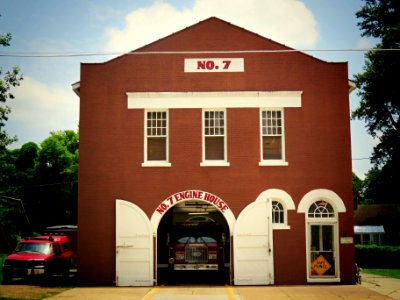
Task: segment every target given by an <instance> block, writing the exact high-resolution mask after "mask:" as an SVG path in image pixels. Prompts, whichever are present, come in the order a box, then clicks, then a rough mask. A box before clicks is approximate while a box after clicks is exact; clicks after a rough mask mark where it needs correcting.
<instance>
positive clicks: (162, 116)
mask: <svg viewBox="0 0 400 300" xmlns="http://www.w3.org/2000/svg"><path fill="white" fill-rule="evenodd" d="M145 142H146V149H145V161H168V151H167V147H168V113H167V111H147V112H146V141H145Z"/></svg>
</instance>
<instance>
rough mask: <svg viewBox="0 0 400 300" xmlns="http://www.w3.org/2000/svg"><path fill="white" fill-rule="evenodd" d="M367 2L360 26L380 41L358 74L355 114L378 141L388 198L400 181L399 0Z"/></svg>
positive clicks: (378, 161)
mask: <svg viewBox="0 0 400 300" xmlns="http://www.w3.org/2000/svg"><path fill="white" fill-rule="evenodd" d="M364 1H365V5H364V6H363V7H362V8H361V10H360V11H358V12H357V13H356V16H357V17H358V18H360V19H361V21H360V22H359V23H358V26H359V27H360V29H361V30H362V35H363V36H368V37H374V38H376V39H379V40H380V43H379V44H378V45H377V46H376V49H377V51H370V52H368V53H367V54H366V61H365V67H364V72H363V73H360V74H357V75H356V76H355V81H356V85H357V88H358V89H359V92H358V94H359V96H360V98H361V101H360V104H359V107H357V109H356V110H354V111H353V113H352V116H353V118H357V119H361V120H364V121H365V122H366V128H367V130H368V133H369V134H370V135H371V136H373V137H376V138H377V139H378V140H379V143H378V144H377V145H376V146H375V147H374V150H373V154H372V158H371V161H372V163H374V164H375V165H376V166H377V167H379V168H381V171H382V173H381V174H380V176H381V184H383V185H384V187H382V188H381V190H382V191H383V192H384V193H385V196H384V197H389V196H390V194H391V193H393V192H394V191H395V189H396V183H398V182H400V176H399V172H398V170H399V169H400V134H399V130H400V123H399V122H400V120H399V117H400V85H399V83H398V82H399V80H398V70H399V69H400V51H397V50H398V49H400V1H398V0H364Z"/></svg>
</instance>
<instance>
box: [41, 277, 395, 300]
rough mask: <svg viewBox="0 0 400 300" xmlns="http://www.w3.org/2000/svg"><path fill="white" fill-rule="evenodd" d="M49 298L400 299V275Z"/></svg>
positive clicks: (96, 291)
mask: <svg viewBox="0 0 400 300" xmlns="http://www.w3.org/2000/svg"><path fill="white" fill-rule="evenodd" d="M47 299H54V300H56V299H58V300H61V299H65V300H70V299H71V300H73V299H87V300H91V299H93V300H103V299H104V300H105V299H107V300H108V299H113V300H114V299H131V300H135V299H137V300H139V299H140V300H184V299H194V300H245V299H246V300H254V299H274V300H276V299H277V300H281V299H282V300H284V299H307V300H313V299H316V300H317V299H318V300H320V299H323V300H330V299H342V300H343V299H352V300H353V299H399V300H400V279H393V278H387V277H382V276H376V275H369V274H363V283H362V284H361V285H308V286H205V285H203V286H155V287H100V288H91V287H90V288H89V287H87V288H82V287H79V288H73V289H71V290H68V291H65V292H63V293H61V294H58V295H56V296H53V297H50V298H47Z"/></svg>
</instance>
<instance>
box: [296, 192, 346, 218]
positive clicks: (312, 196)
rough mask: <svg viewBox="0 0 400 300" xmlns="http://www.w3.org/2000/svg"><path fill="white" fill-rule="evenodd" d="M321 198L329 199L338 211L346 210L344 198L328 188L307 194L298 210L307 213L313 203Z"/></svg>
mask: <svg viewBox="0 0 400 300" xmlns="http://www.w3.org/2000/svg"><path fill="white" fill-rule="evenodd" d="M320 199H323V200H328V201H329V203H330V204H331V205H332V206H333V208H334V209H335V211H336V212H339V213H341V212H346V206H345V205H344V203H343V200H342V199H341V198H340V197H339V196H338V195H337V194H336V193H335V192H333V191H331V190H327V189H316V190H312V191H310V192H308V193H307V194H305V195H304V196H303V198H302V199H301V201H300V203H299V206H298V208H297V212H298V213H307V212H308V209H309V208H310V206H311V204H313V203H314V202H315V201H318V200H320Z"/></svg>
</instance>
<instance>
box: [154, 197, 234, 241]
mask: <svg viewBox="0 0 400 300" xmlns="http://www.w3.org/2000/svg"><path fill="white" fill-rule="evenodd" d="M189 200H199V201H203V202H206V203H209V204H211V205H213V206H214V207H215V208H217V209H218V210H219V211H220V212H221V213H222V215H223V216H224V217H225V220H226V222H227V223H228V226H229V232H230V235H232V234H233V228H234V226H235V222H236V218H235V216H234V215H233V213H232V211H231V209H230V208H229V206H228V205H227V204H226V202H225V201H223V200H222V199H221V198H219V197H218V196H216V195H214V194H211V193H209V192H205V191H199V190H186V191H181V192H178V193H175V194H173V195H171V196H169V197H168V198H166V199H165V200H163V201H162V202H161V203H160V205H159V206H158V207H157V208H156V210H155V211H154V212H153V214H152V215H151V219H150V222H151V224H152V226H153V230H154V234H157V230H158V225H159V224H160V222H161V219H162V217H163V216H164V215H165V213H166V212H167V211H168V210H169V209H170V208H172V207H173V206H175V205H176V204H177V203H178V202H182V201H189Z"/></svg>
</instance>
